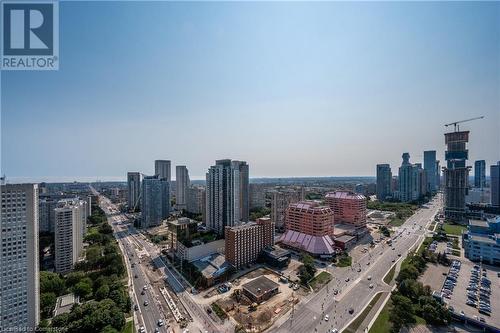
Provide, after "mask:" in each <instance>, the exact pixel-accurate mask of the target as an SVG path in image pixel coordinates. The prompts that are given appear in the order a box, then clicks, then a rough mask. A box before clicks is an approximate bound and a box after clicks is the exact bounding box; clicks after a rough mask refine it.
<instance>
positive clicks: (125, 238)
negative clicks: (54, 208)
mask: <svg viewBox="0 0 500 333" xmlns="http://www.w3.org/2000/svg"><path fill="white" fill-rule="evenodd" d="M100 206H101V208H102V209H103V211H104V212H105V213H106V215H107V216H108V223H110V224H111V226H112V227H113V231H114V236H115V238H116V239H117V240H118V242H119V243H120V248H121V250H122V252H123V257H124V260H125V262H126V265H127V271H128V274H129V281H131V283H129V294H130V297H131V298H132V307H134V306H135V305H136V304H137V305H138V306H139V310H138V311H134V312H135V313H134V315H135V320H136V322H135V324H136V327H137V328H139V327H141V326H143V327H144V329H145V331H146V332H151V333H153V332H155V329H157V330H158V332H169V330H168V328H167V327H165V326H163V327H158V326H157V323H158V320H159V319H163V320H164V321H165V322H166V320H165V316H164V315H163V312H162V311H161V309H160V307H159V306H161V305H160V304H158V302H157V301H156V300H155V296H154V295H153V294H152V292H153V290H152V288H150V287H149V286H150V283H149V279H148V278H147V276H146V274H145V273H144V271H143V270H142V266H141V265H139V264H138V260H139V259H138V253H137V249H136V247H135V244H134V242H133V240H132V237H131V236H130V234H129V233H128V232H127V231H126V229H125V228H122V227H121V223H122V222H124V221H125V220H126V218H125V217H124V216H123V215H121V214H114V213H112V212H111V209H113V210H115V207H114V206H113V205H112V204H111V202H110V201H109V199H107V198H106V197H103V196H101V197H100ZM115 211H116V210H115ZM132 264H135V265H134V267H132ZM135 276H137V278H135ZM144 286H148V289H147V290H145V292H144V295H141V291H142V290H143V287H144ZM144 301H147V302H148V305H147V306H146V305H144Z"/></svg>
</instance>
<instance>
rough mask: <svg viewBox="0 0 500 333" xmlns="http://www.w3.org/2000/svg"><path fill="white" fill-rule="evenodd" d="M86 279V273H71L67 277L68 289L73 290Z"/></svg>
mask: <svg viewBox="0 0 500 333" xmlns="http://www.w3.org/2000/svg"><path fill="white" fill-rule="evenodd" d="M85 277H86V275H85V273H84V272H79V271H76V272H71V273H69V274H68V275H66V287H68V288H71V287H73V286H75V285H76V284H77V283H78V282H80V281H81V280H83V279H84V278H85Z"/></svg>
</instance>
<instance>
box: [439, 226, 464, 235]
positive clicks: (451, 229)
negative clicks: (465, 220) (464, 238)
mask: <svg viewBox="0 0 500 333" xmlns="http://www.w3.org/2000/svg"><path fill="white" fill-rule="evenodd" d="M443 230H444V232H445V233H447V234H448V235H455V236H460V235H462V231H464V230H467V227H466V226H464V225H458V224H450V223H445V224H443Z"/></svg>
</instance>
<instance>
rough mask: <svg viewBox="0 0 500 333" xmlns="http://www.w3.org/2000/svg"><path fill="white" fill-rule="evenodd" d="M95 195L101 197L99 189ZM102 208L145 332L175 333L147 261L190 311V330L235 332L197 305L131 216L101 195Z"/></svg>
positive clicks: (181, 281) (206, 332)
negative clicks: (220, 323)
mask: <svg viewBox="0 0 500 333" xmlns="http://www.w3.org/2000/svg"><path fill="white" fill-rule="evenodd" d="M94 193H96V194H98V193H97V192H95V190H94ZM100 206H101V208H102V209H103V210H104V212H105V213H106V215H107V216H108V222H109V223H110V224H111V225H112V227H113V231H114V234H115V237H116V239H117V240H118V242H119V244H120V248H121V249H122V252H123V255H124V257H125V259H126V260H125V261H126V262H127V271H128V273H129V277H130V281H131V282H130V286H129V287H130V296H131V298H132V302H133V304H134V305H133V306H135V305H137V306H138V310H135V313H134V316H135V319H136V324H137V325H136V326H137V327H138V328H140V327H143V328H144V331H145V332H170V331H171V330H170V328H169V327H167V320H166V318H165V312H164V311H169V310H168V309H165V308H164V307H162V303H161V302H160V301H159V299H160V297H163V296H161V295H160V294H159V291H158V290H156V289H155V288H154V287H153V286H152V284H151V283H150V280H149V278H148V274H146V272H145V270H146V269H149V268H148V267H147V265H146V262H147V261H149V260H151V262H152V263H153V265H154V266H156V267H157V268H158V270H159V271H160V272H162V273H163V275H164V279H165V280H166V281H167V282H168V284H169V285H170V287H171V288H172V290H173V291H175V294H176V296H177V298H178V299H179V300H180V301H181V302H182V305H180V304H178V306H183V308H184V309H185V310H186V311H187V312H188V314H189V317H190V318H188V319H190V322H189V323H188V329H190V332H201V333H212V332H214V333H215V332H226V331H232V324H231V323H230V322H226V324H225V325H224V327H221V326H220V325H218V324H217V323H215V322H214V321H213V320H212V318H211V317H210V316H209V315H208V314H207V313H206V311H205V309H204V308H203V307H202V306H200V305H199V304H197V303H196V301H195V300H194V299H193V297H192V295H191V293H190V290H189V287H188V285H187V283H186V282H185V281H183V279H182V277H181V276H180V275H179V274H177V272H175V271H174V270H173V269H172V268H171V267H169V265H168V264H166V263H165V262H164V260H163V259H162V257H161V253H160V250H159V249H158V247H156V246H155V245H154V244H152V243H151V242H149V240H147V239H146V237H145V236H144V235H142V234H141V233H139V232H138V231H137V230H136V229H135V228H134V226H133V225H132V224H131V223H128V222H129V221H128V219H127V217H126V216H125V215H124V214H121V213H119V212H118V211H117V209H116V207H115V206H114V205H113V204H112V203H111V202H110V201H109V199H108V198H106V197H104V196H102V195H100ZM144 287H146V288H144ZM145 302H146V303H145ZM146 304H147V305H146ZM160 319H161V320H163V322H164V326H159V325H158V321H159V320H160Z"/></svg>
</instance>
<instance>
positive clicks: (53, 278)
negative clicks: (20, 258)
mask: <svg viewBox="0 0 500 333" xmlns="http://www.w3.org/2000/svg"><path fill="white" fill-rule="evenodd" d="M65 290H66V288H65V283H64V280H63V279H62V278H61V276H60V275H59V274H56V273H52V272H46V271H41V272H40V293H49V292H52V293H54V294H55V295H56V296H61V295H62V294H63V293H64V292H65Z"/></svg>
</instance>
